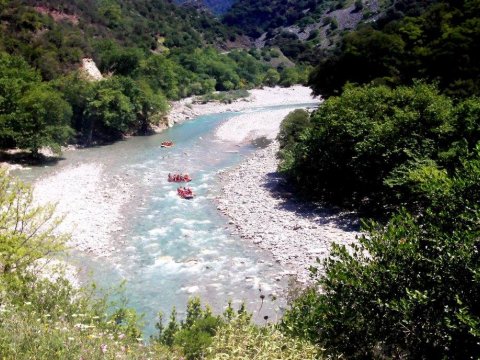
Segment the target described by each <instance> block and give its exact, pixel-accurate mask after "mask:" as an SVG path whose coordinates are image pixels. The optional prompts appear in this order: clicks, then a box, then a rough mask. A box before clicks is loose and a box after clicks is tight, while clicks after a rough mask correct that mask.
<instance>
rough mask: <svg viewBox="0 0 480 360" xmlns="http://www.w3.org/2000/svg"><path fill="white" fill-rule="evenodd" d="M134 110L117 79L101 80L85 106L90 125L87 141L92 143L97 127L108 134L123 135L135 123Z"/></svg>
mask: <svg viewBox="0 0 480 360" xmlns="http://www.w3.org/2000/svg"><path fill="white" fill-rule="evenodd" d="M134 110H135V109H134V106H133V105H132V103H131V102H130V99H129V98H128V97H127V96H126V95H124V94H123V93H122V89H121V88H120V87H119V85H118V83H116V82H115V79H113V80H110V81H102V82H99V83H98V84H97V86H96V87H95V89H94V91H93V93H92V95H91V96H90V97H89V98H88V99H87V105H86V107H85V112H84V116H85V117H86V119H87V121H86V123H87V126H88V128H87V129H86V143H87V144H89V145H90V144H91V143H92V141H93V134H94V133H95V131H96V130H97V129H100V130H103V131H105V135H107V136H114V137H116V138H118V137H119V136H121V134H122V133H124V132H125V131H127V130H128V129H129V128H130V126H131V125H132V123H134V121H135V113H134Z"/></svg>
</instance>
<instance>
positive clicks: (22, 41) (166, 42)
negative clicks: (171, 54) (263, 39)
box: [0, 0, 227, 79]
mask: <svg viewBox="0 0 480 360" xmlns="http://www.w3.org/2000/svg"><path fill="white" fill-rule="evenodd" d="M0 20H1V24H2V25H1V26H2V32H1V35H0V50H4V51H6V52H8V53H10V54H17V55H21V56H23V57H24V58H25V59H26V60H27V61H28V62H29V63H30V64H32V65H33V66H35V67H37V68H38V69H39V70H40V71H41V72H42V75H43V76H44V78H46V79H51V78H54V77H56V76H57V75H59V74H60V73H65V71H68V70H70V69H71V68H72V67H74V65H75V64H78V63H79V62H80V59H81V58H83V57H93V58H94V59H95V60H97V61H98V60H100V58H101V56H102V51H103V49H105V47H108V46H111V45H109V42H113V43H114V44H116V45H119V46H123V47H135V48H138V49H140V50H142V51H154V52H163V51H166V50H167V49H179V48H188V47H190V48H194V47H198V46H206V45H214V46H218V47H221V46H222V45H223V44H224V41H225V39H226V37H227V30H226V29H225V27H223V26H222V25H221V24H220V23H219V22H218V21H217V20H215V19H213V18H212V17H209V16H206V15H202V14H198V13H197V12H196V11H194V10H193V9H187V8H178V7H176V6H175V5H173V4H171V3H170V2H169V1H165V0H158V1H149V0H141V1H131V0H123V1H118V2H117V1H113V0H112V1H95V0H74V1H68V2H65V1H59V0H48V1H36V0H17V1H10V2H8V3H6V4H5V5H1V6H0Z"/></svg>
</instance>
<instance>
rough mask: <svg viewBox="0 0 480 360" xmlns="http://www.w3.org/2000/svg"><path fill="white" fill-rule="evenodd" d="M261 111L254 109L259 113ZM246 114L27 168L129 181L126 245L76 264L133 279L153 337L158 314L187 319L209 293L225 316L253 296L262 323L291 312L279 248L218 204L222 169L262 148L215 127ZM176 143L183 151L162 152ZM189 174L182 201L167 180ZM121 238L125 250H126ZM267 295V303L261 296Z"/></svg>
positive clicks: (27, 174)
mask: <svg viewBox="0 0 480 360" xmlns="http://www.w3.org/2000/svg"><path fill="white" fill-rule="evenodd" d="M310 105H311V104H297V105H289V106H283V107H278V106H277V107H269V108H259V109H255V110H254V111H256V112H263V111H271V110H272V109H282V108H292V109H294V108H301V107H307V106H310ZM249 111H252V110H249ZM238 114H239V113H222V114H213V115H207V116H201V117H198V118H197V119H195V120H194V121H187V122H184V123H182V124H180V125H177V126H174V127H173V128H170V129H168V130H166V131H164V132H163V133H161V134H157V135H153V136H147V137H134V138H130V139H128V140H125V141H121V142H117V143H115V144H113V145H109V146H102V147H96V148H90V149H83V150H77V151H71V152H67V153H65V154H64V156H65V158H64V159H63V160H62V161H60V162H59V163H58V164H56V165H55V166H44V167H36V168H33V169H31V170H29V171H22V172H21V173H19V174H20V176H21V178H23V179H25V180H29V181H35V179H38V178H40V177H44V176H48V175H49V174H51V173H52V172H53V171H61V169H62V168H63V167H65V166H72V165H76V164H84V163H89V162H95V163H101V164H102V165H103V167H104V169H105V174H107V175H108V176H107V178H108V177H113V176H122V177H128V178H129V179H130V180H131V181H130V182H131V183H132V184H133V185H134V187H133V190H134V196H133V198H132V200H131V201H130V202H129V203H128V204H126V206H124V210H123V215H124V218H125V223H124V224H122V229H121V231H119V232H118V233H116V236H115V238H114V239H112V241H113V242H115V243H116V244H117V248H120V251H116V252H115V253H114V254H113V255H112V256H111V257H109V258H94V257H91V256H89V255H88V254H85V253H80V252H75V251H73V252H72V254H73V256H71V260H70V261H72V262H73V263H74V264H75V265H76V266H78V267H80V268H81V269H82V274H83V275H82V278H83V279H84V280H85V281H87V280H93V281H95V282H96V283H97V284H98V285H99V286H100V287H110V286H112V285H115V284H119V283H121V282H122V281H125V292H124V295H125V296H126V298H128V304H129V306H132V307H133V308H135V309H136V310H137V311H139V312H140V313H143V314H145V318H144V322H145V333H146V334H147V335H148V334H151V333H152V332H153V331H154V324H155V321H156V314H157V313H158V312H159V311H162V312H163V313H165V314H166V316H168V315H169V313H170V311H171V309H172V307H173V306H175V307H176V309H177V311H178V313H179V316H180V317H182V315H183V312H184V310H185V305H186V302H187V301H188V298H189V297H191V296H200V297H201V299H202V302H204V303H208V304H210V305H211V306H212V308H213V309H214V310H215V311H216V312H221V311H222V310H223V309H224V307H225V306H226V304H227V301H228V300H232V301H233V303H234V305H236V306H239V305H240V303H241V302H245V303H246V304H247V307H248V309H249V310H250V311H252V312H253V313H254V319H255V321H257V322H263V321H264V317H265V316H268V317H269V321H271V320H273V321H274V320H275V319H276V318H278V317H279V316H281V313H282V310H283V308H284V306H285V301H284V300H283V298H282V296H281V295H282V292H283V290H284V289H285V288H286V287H287V284H286V283H285V280H281V279H280V278H281V277H280V276H279V274H281V273H282V271H283V269H281V268H280V267H279V266H278V265H277V264H276V263H274V262H273V261H272V258H271V256H270V254H269V253H265V252H264V251H262V250H259V249H258V248H256V247H255V246H253V245H251V244H250V243H248V242H246V241H243V240H241V239H240V238H238V237H236V236H235V235H232V232H231V230H232V229H231V228H230V225H229V223H228V219H226V218H225V217H224V216H223V215H222V214H221V213H220V212H219V211H218V210H217V206H216V202H215V199H216V197H217V196H218V195H219V190H220V184H219V182H218V181H219V180H218V177H217V174H218V172H219V171H221V170H224V169H228V168H231V167H233V166H235V165H236V164H238V163H240V161H242V159H243V158H245V157H246V156H248V155H249V154H251V153H252V152H253V151H254V150H255V149H256V146H259V145H258V144H257V145H255V144H246V145H242V146H239V145H236V144H233V143H228V142H223V141H219V140H217V139H216V138H215V136H214V132H215V131H214V130H215V128H216V127H217V126H218V125H219V124H221V122H222V121H225V120H227V119H229V118H231V117H233V116H235V115H238ZM165 140H172V141H174V143H175V146H174V147H173V148H169V149H165V148H161V147H160V144H161V142H162V141H165ZM176 171H179V172H188V173H190V174H191V175H192V177H193V181H192V182H191V183H190V185H191V187H192V188H193V189H194V191H195V192H196V194H197V196H196V198H195V199H193V200H190V201H188V200H183V199H180V198H179V197H178V196H177V194H176V188H177V185H176V184H174V183H168V182H167V180H166V179H167V175H168V173H170V172H176ZM118 244H120V246H118ZM261 295H264V296H265V299H264V300H261V298H260V296H261Z"/></svg>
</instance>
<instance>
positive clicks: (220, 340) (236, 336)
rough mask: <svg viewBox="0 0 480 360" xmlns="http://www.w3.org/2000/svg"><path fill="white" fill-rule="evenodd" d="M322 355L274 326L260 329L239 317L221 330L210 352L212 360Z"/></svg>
mask: <svg viewBox="0 0 480 360" xmlns="http://www.w3.org/2000/svg"><path fill="white" fill-rule="evenodd" d="M319 357H320V351H319V349H318V348H317V347H315V346H314V345H312V344H310V343H309V342H308V341H306V340H302V339H298V338H293V337H289V336H286V335H285V334H283V333H282V332H280V331H279V330H278V329H276V328H275V326H273V325H267V326H264V327H258V326H255V325H252V324H251V322H250V321H249V320H248V319H247V318H245V317H237V318H234V319H233V320H231V321H230V322H228V323H227V324H226V325H225V326H223V327H221V328H220V329H219V330H218V331H217V334H216V336H215V337H214V339H213V342H212V344H211V346H210V347H209V348H208V355H207V359H212V360H220V359H225V360H237V359H238V360H240V359H256V360H274V359H289V360H295V359H298V360H308V359H312V360H313V359H318V358H319Z"/></svg>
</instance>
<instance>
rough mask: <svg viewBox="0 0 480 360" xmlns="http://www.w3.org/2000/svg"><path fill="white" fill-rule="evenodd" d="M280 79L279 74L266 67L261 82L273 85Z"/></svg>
mask: <svg viewBox="0 0 480 360" xmlns="http://www.w3.org/2000/svg"><path fill="white" fill-rule="evenodd" d="M279 81H280V74H279V73H278V71H277V70H275V69H268V70H267V73H266V74H265V78H264V79H263V83H264V84H265V85H268V86H275V85H277V84H278V82H279Z"/></svg>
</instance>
